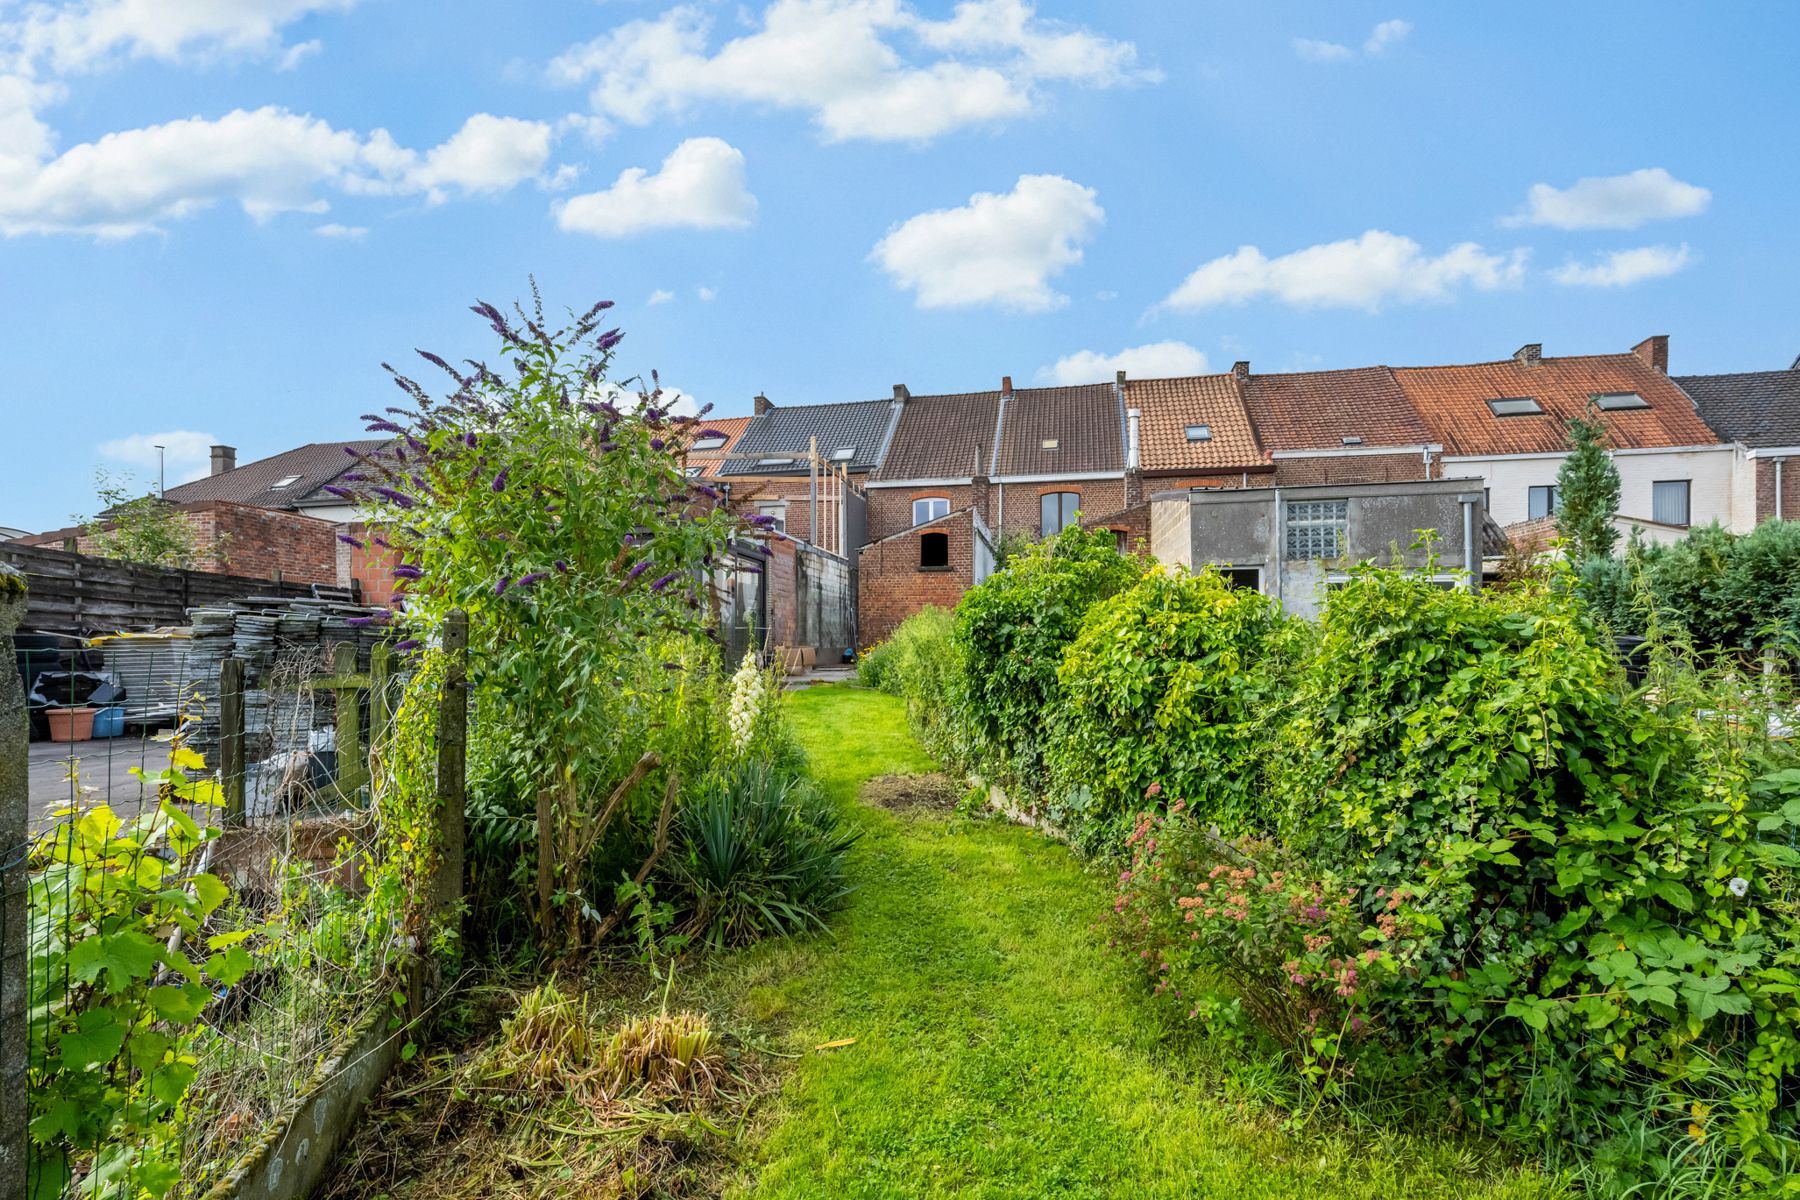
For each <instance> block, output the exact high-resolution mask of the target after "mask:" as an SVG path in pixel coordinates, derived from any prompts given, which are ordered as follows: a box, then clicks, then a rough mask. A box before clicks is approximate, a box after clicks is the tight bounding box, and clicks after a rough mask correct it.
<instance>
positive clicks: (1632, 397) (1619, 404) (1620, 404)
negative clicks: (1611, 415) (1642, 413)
mask: <svg viewBox="0 0 1800 1200" xmlns="http://www.w3.org/2000/svg"><path fill="white" fill-rule="evenodd" d="M1589 399H1591V400H1592V401H1593V402H1594V405H1595V406H1596V407H1597V408H1603V409H1605V410H1606V411H1607V412H1616V411H1617V410H1619V409H1621V408H1649V407H1650V402H1649V401H1648V400H1646V399H1644V398H1643V397H1642V396H1640V395H1638V394H1637V393H1636V392H1595V393H1594V394H1593V395H1592V396H1590V397H1589Z"/></svg>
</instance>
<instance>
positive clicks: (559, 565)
mask: <svg viewBox="0 0 1800 1200" xmlns="http://www.w3.org/2000/svg"><path fill="white" fill-rule="evenodd" d="M555 566H556V569H557V570H558V571H561V572H565V573H566V572H567V571H568V569H569V564H568V563H566V562H564V561H563V560H562V559H560V558H559V559H557V560H556V563H555Z"/></svg>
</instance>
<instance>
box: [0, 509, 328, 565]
mask: <svg viewBox="0 0 1800 1200" xmlns="http://www.w3.org/2000/svg"><path fill="white" fill-rule="evenodd" d="M177 512H178V513H179V514H180V516H181V518H182V519H183V520H184V521H186V522H187V523H188V527H189V528H191V529H192V530H193V531H194V540H195V541H196V542H197V543H199V544H201V545H211V544H212V543H213V542H214V541H215V540H216V539H217V538H219V537H220V536H223V537H224V538H225V539H226V541H225V544H224V546H223V547H222V548H221V550H220V551H219V553H218V554H216V555H209V556H207V557H205V558H203V559H202V560H201V561H199V562H197V563H195V564H194V566H193V569H194V570H196V571H204V572H206V573H207V574H209V575H245V576H249V577H251V578H253V579H281V580H285V581H286V582H288V583H329V584H335V583H336V582H337V579H338V570H337V529H336V526H334V525H333V524H332V523H331V522H329V521H320V520H318V519H316V518H314V517H308V516H303V515H302V514H300V513H294V512H286V511H284V510H282V509H278V508H258V507H256V506H255V505H253V504H235V503H232V502H231V501H228V500H204V501H198V502H196V503H193V504H183V505H178V506H177ZM72 532H73V531H67V530H59V531H57V532H56V533H53V534H44V535H41V536H38V537H35V538H21V539H20V541H22V542H25V543H26V544H28V545H49V546H56V547H58V548H61V547H62V546H63V544H64V543H65V542H66V541H67V540H68V536H69V535H70V534H71V533H72ZM73 536H74V540H75V547H74V548H75V550H76V552H77V553H80V554H92V553H93V552H94V541H93V539H92V538H90V537H88V536H87V535H86V534H82V533H73ZM277 572H279V574H277Z"/></svg>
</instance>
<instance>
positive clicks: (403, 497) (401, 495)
mask: <svg viewBox="0 0 1800 1200" xmlns="http://www.w3.org/2000/svg"><path fill="white" fill-rule="evenodd" d="M375 494H376V495H377V496H383V497H385V498H387V499H389V500H392V501H393V502H394V503H395V504H398V505H399V506H400V507H401V508H411V507H412V506H413V498H412V497H411V496H409V495H407V494H406V493H405V492H397V491H395V490H394V489H393V488H389V487H378V488H376V489H375Z"/></svg>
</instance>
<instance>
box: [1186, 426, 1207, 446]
mask: <svg viewBox="0 0 1800 1200" xmlns="http://www.w3.org/2000/svg"><path fill="white" fill-rule="evenodd" d="M1187 440H1188V441H1190V442H1210V441H1212V426H1211V425H1189V426H1188V427H1187Z"/></svg>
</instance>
